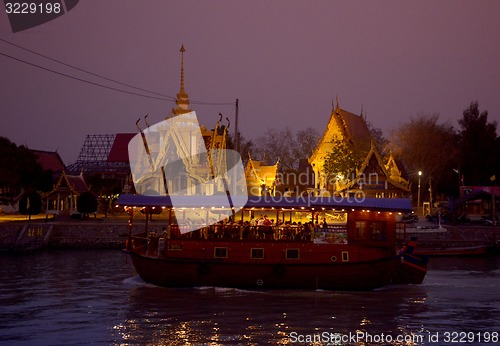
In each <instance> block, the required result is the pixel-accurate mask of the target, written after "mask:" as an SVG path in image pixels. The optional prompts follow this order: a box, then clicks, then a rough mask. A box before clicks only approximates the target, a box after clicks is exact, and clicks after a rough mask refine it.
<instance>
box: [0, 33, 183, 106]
mask: <svg viewBox="0 0 500 346" xmlns="http://www.w3.org/2000/svg"><path fill="white" fill-rule="evenodd" d="M0 41H2V42H5V43H7V44H10V45H11V46H14V47H16V48H19V49H22V50H25V51H27V52H30V53H32V54H35V55H38V56H41V57H43V58H45V59H48V60H51V61H54V62H57V63H58V64H61V65H64V66H67V67H71V68H73V69H75V70H77V71H81V72H85V73H88V74H90V75H92V76H95V77H98V78H102V79H105V80H107V81H110V82H113V83H116V84H120V85H123V86H126V87H129V88H133V89H136V90H140V91H145V92H148V93H151V94H154V95H158V96H163V97H166V98H170V97H169V96H166V95H163V94H160V93H156V92H154V91H150V90H146V89H142V88H138V87H135V86H133V85H130V84H126V83H122V82H120V81H117V80H114V79H111V78H108V77H105V76H102V75H99V74H97V73H93V72H90V71H87V70H84V69H82V68H79V67H76V66H73V65H70V64H67V63H65V62H63V61H60V60H57V59H54V58H51V57H49V56H47V55H43V54H41V53H38V52H35V51H33V50H31V49H28V48H25V47H22V46H19V45H17V44H15V43H12V42H9V41H7V40H4V39H2V38H0ZM171 101H175V98H173V97H172V98H171Z"/></svg>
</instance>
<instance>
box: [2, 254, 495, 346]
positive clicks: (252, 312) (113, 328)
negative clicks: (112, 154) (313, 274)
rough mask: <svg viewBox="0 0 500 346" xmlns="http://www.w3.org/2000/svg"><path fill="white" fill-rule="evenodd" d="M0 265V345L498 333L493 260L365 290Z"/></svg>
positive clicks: (70, 263)
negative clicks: (249, 285)
mask: <svg viewBox="0 0 500 346" xmlns="http://www.w3.org/2000/svg"><path fill="white" fill-rule="evenodd" d="M0 264H1V266H0V274H1V276H0V277H1V278H2V281H1V283H0V344H8V345H31V344H35V343H36V344H38V345H67V344H72V345H75V344H76V345H78V344H89V343H93V344H112V345H260V344H263V343H266V344H276V345H289V344H291V341H293V339H292V338H291V335H302V336H304V337H306V336H310V337H311V338H312V337H319V336H321V335H323V333H324V334H325V335H328V336H335V335H337V336H339V335H345V334H349V333H356V332H360V333H361V332H363V333H365V332H366V333H368V334H371V335H380V334H381V333H384V334H386V335H392V336H394V337H396V336H397V335H402V336H405V337H406V342H404V343H403V342H399V343H397V342H395V341H394V342H392V344H400V345H402V344H405V345H411V344H421V342H411V341H415V340H416V341H418V340H419V339H418V337H419V336H427V335H429V333H436V332H440V333H443V332H445V331H450V332H452V331H457V332H460V331H467V332H469V331H473V332H478V331H489V332H493V331H497V332H498V331H500V322H498V318H497V316H498V315H499V313H500V302H499V299H498V298H497V294H498V292H499V289H500V269H499V268H500V265H499V264H500V261H499V258H498V257H494V256H493V257H486V258H467V259H432V260H431V264H430V271H429V274H428V277H427V278H426V279H425V281H424V283H423V284H422V285H420V286H415V285H413V286H412V285H402V286H390V287H386V288H382V289H379V290H375V291H371V292H331V291H304V290H293V291H284V290H276V291H246V290H238V289H225V288H214V287H202V288H194V289H167V288H159V287H155V286H152V285H148V284H145V283H143V282H142V281H141V280H140V279H139V278H138V277H137V276H136V274H135V272H134V270H133V268H132V266H131V264H130V262H129V261H128V260H127V258H126V256H125V255H123V254H121V253H120V252H117V251H76V252H74V251H66V252H62V251H61V252H51V253H39V254H32V255H24V256H5V255H2V256H0ZM294 333H295V334H294ZM330 333H331V334H330ZM322 341H324V340H310V342H308V343H305V344H308V345H322V344H325V342H322ZM424 341H427V340H425V339H424ZM424 343H425V344H429V342H424ZM337 344H340V343H337ZM342 344H345V343H342Z"/></svg>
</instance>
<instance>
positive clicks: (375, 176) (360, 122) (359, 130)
mask: <svg viewBox="0 0 500 346" xmlns="http://www.w3.org/2000/svg"><path fill="white" fill-rule="evenodd" d="M339 141H340V142H343V143H345V144H347V146H348V147H349V148H350V149H351V151H352V152H356V153H358V154H360V153H367V154H365V155H366V156H365V159H364V161H363V163H362V164H361V165H360V166H359V167H356V169H355V171H353V173H352V174H351V175H350V176H349V177H345V178H344V179H342V180H340V179H337V180H336V181H335V183H333V182H331V181H329V179H328V176H327V174H326V171H325V161H326V159H327V157H328V155H329V154H330V153H331V152H332V151H333V149H334V147H335V146H336V145H338V144H337V143H339ZM309 164H310V165H311V166H312V169H313V172H314V188H311V189H308V192H309V194H312V195H316V196H332V195H339V196H361V195H362V196H365V197H378V198H384V197H385V198H387V197H407V196H408V195H409V193H410V183H409V181H408V180H406V179H405V177H404V172H403V170H402V169H401V168H400V167H399V165H398V164H397V163H396V160H395V159H394V157H393V156H392V154H390V156H389V157H388V158H387V159H385V160H384V159H383V158H382V157H381V155H380V153H379V151H378V149H377V148H376V146H375V145H373V138H372V136H371V133H370V130H369V128H368V125H367V123H366V119H365V117H364V116H363V114H361V115H356V114H353V113H351V112H348V111H346V110H344V109H341V108H340V106H339V102H338V99H337V104H336V106H334V104H333V102H332V112H331V115H330V120H329V122H328V125H327V126H326V129H325V132H324V134H323V136H322V138H321V140H320V141H319V143H318V145H317V146H316V149H315V150H314V151H313V153H312V155H311V156H310V157H309Z"/></svg>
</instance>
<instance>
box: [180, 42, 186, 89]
mask: <svg viewBox="0 0 500 346" xmlns="http://www.w3.org/2000/svg"><path fill="white" fill-rule="evenodd" d="M185 51H186V49H185V48H184V45H182V46H181V90H180V92H181V93H186V92H185V91H184V52H185Z"/></svg>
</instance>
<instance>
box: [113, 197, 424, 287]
mask: <svg viewBox="0 0 500 346" xmlns="http://www.w3.org/2000/svg"><path fill="white" fill-rule="evenodd" d="M206 197H213V196H206ZM209 200H210V199H203V197H202V196H197V197H193V196H183V197H179V196H177V197H176V199H175V206H174V205H173V203H172V200H171V199H170V197H169V196H168V195H166V196H145V195H132V194H124V195H121V196H120V197H119V199H118V202H117V204H118V205H120V206H123V207H124V208H125V209H126V210H128V212H129V214H130V219H129V221H128V228H129V236H128V240H127V245H126V248H125V249H124V252H126V253H127V254H128V255H129V256H130V257H131V259H132V263H133V265H134V267H135V269H136V271H137V273H138V274H139V276H140V277H141V278H142V279H143V280H144V281H145V282H147V283H151V284H153V285H157V286H163V287H201V286H216V287H234V288H244V289H325V290H372V289H376V288H379V287H383V286H386V285H388V284H391V283H392V282H393V281H394V282H395V283H420V282H421V281H422V280H423V277H424V276H425V273H426V261H419V260H421V259H420V258H419V257H418V256H417V255H415V254H413V255H412V256H413V257H414V258H415V266H421V268H420V270H419V272H418V276H413V275H412V274H411V272H408V271H407V270H406V269H407V267H408V264H407V263H408V261H407V260H406V259H405V256H407V248H405V249H403V250H402V251H398V250H397V240H396V227H397V222H396V215H397V214H398V213H404V212H407V211H408V210H411V203H410V201H409V200H408V199H399V198H358V199H356V198H352V197H314V196H311V197H283V196H281V197H276V196H275V197H272V196H250V197H248V200H247V202H246V204H245V205H244V207H243V208H242V209H241V210H239V211H238V212H235V211H234V210H233V211H232V212H231V213H230V214H229V217H228V218H227V219H225V220H221V221H218V222H213V221H211V220H212V216H214V215H219V216H220V213H223V212H228V210H227V208H226V210H224V209H225V208H224V207H220V204H219V206H217V204H214V205H213V206H212V207H207V202H208V201H209ZM151 208H162V210H163V211H162V213H163V214H164V215H167V216H166V217H165V219H164V221H162V222H159V221H158V217H161V216H156V220H157V221H156V224H155V225H156V226H155V227H156V228H154V227H150V226H151V225H149V228H148V223H147V220H148V214H147V213H148V212H147V211H148V210H151ZM139 210H143V211H146V224H145V228H144V229H141V230H140V232H137V233H134V229H137V226H134V214H138V211H139ZM264 217H265V219H268V220H269V221H268V222H267V223H265V222H262V223H261V224H259V223H254V220H256V219H262V218H264ZM214 219H217V217H215V218H214ZM271 219H273V221H271ZM186 222H189V223H198V225H197V226H196V227H186V226H185V225H186ZM160 225H161V228H160ZM403 226H404V225H403ZM150 228H152V229H150ZM191 229H194V230H192V231H188V232H185V231H184V230H191ZM402 270H403V271H405V273H404V275H402V274H401V271H402Z"/></svg>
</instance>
